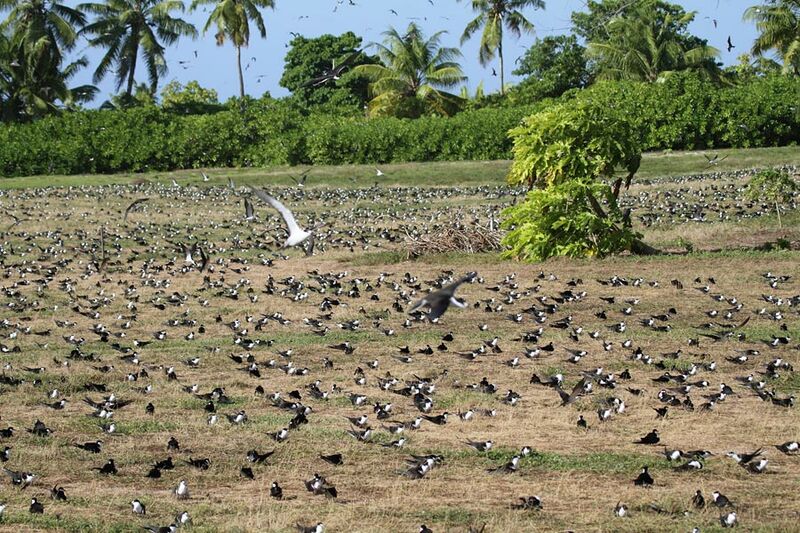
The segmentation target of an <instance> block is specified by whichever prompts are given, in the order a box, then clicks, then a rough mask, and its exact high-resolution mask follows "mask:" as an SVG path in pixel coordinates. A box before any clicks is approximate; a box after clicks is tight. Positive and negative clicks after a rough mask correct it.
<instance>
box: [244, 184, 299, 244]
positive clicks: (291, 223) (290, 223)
mask: <svg viewBox="0 0 800 533" xmlns="http://www.w3.org/2000/svg"><path fill="white" fill-rule="evenodd" d="M253 194H255V195H256V196H258V197H259V198H260V199H262V200H264V201H265V202H267V203H268V204H269V205H270V206H272V207H274V208H275V209H277V210H278V213H280V214H281V216H282V217H283V221H284V222H286V226H287V227H288V228H289V234H290V235H293V234H295V233H300V232H302V231H303V230H302V229H300V226H298V225H297V221H296V220H295V219H294V215H293V214H292V212H291V211H289V208H287V207H286V206H285V205H283V204H282V203H280V202H279V201H278V200H276V199H275V198H273V197H272V196H270V195H269V194H267V193H265V192H264V191H262V190H261V189H256V188H253Z"/></svg>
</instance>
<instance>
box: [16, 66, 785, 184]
mask: <svg viewBox="0 0 800 533" xmlns="http://www.w3.org/2000/svg"><path fill="white" fill-rule="evenodd" d="M586 98H589V99H596V100H598V101H599V102H600V103H602V104H603V105H605V106H608V107H614V108H618V109H619V110H620V111H622V112H624V113H625V114H626V116H628V117H630V119H631V123H632V124H634V126H635V128H636V131H635V132H632V133H633V134H635V135H637V136H639V137H640V139H641V142H642V146H643V148H644V149H645V150H655V149H676V150H677V149H704V148H719V147H727V146H735V147H755V146H777V145H786V144H791V143H796V142H797V141H798V139H800V103H799V102H800V79H798V78H788V77H780V76H775V77H771V78H766V79H756V80H753V81H752V82H749V83H747V84H743V85H739V86H728V87H721V88H720V87H716V86H714V85H713V84H712V83H711V82H709V81H706V80H702V79H700V78H699V77H697V76H696V75H693V74H679V75H674V76H671V77H669V78H668V79H667V80H666V81H665V82H664V83H656V84H643V83H632V82H606V83H599V84H596V85H595V86H593V87H591V88H589V89H585V90H580V91H572V92H568V93H566V94H565V95H564V96H563V97H561V99H559V100H556V102H558V101H561V102H564V101H569V100H570V99H586ZM549 105H552V101H542V102H537V103H535V104H533V103H532V104H531V105H528V106H524V107H514V108H486V109H478V110H470V111H464V112H462V113H460V114H458V115H456V116H455V117H453V118H441V117H424V118H421V119H417V120H401V119H392V118H383V119H371V120H367V119H364V118H350V119H348V118H341V117H330V116H314V115H312V116H306V115H304V114H303V112H301V111H300V110H298V109H297V108H296V107H294V106H292V105H291V104H290V103H289V102H286V101H276V100H260V101H253V102H250V103H249V104H248V106H247V107H246V110H245V111H240V110H239V109H238V108H235V109H226V110H223V111H220V112H218V113H213V114H206V115H182V114H177V113H174V112H169V111H164V110H161V109H159V108H156V107H148V108H136V109H129V110H124V111H119V110H117V111H82V112H76V113H64V114H63V115H61V116H54V117H48V118H45V119H42V120H38V121H36V122H33V123H30V124H11V125H0V175H4V176H18V175H29V174H49V173H55V174H74V173H84V172H120V171H132V172H139V171H146V170H168V169H175V168H196V167H225V166H264V165H270V164H298V163H315V164H343V163H385V162H391V161H431V160H468V159H502V158H509V157H510V155H511V141H510V140H509V138H508V136H507V132H508V130H509V129H510V128H512V127H514V126H516V125H517V124H519V122H520V120H521V119H522V118H523V117H525V116H527V115H529V114H531V113H533V112H535V111H538V110H541V109H543V108H545V107H547V106H549Z"/></svg>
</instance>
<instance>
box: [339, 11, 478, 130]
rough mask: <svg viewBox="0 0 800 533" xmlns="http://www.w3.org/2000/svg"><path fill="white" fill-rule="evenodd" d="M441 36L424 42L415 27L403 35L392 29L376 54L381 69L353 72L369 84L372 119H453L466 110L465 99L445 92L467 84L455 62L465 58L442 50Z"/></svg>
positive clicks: (360, 68)
mask: <svg viewBox="0 0 800 533" xmlns="http://www.w3.org/2000/svg"><path fill="white" fill-rule="evenodd" d="M445 33H446V32H444V31H439V32H436V33H434V34H433V35H431V36H430V37H429V38H427V39H426V38H425V35H424V34H423V33H422V30H420V28H419V27H418V26H417V25H416V24H414V23H413V22H412V23H411V24H409V25H408V28H407V29H406V32H405V34H403V35H400V33H398V31H397V30H396V29H394V28H391V29H390V30H388V31H386V32H384V33H383V35H384V37H385V39H384V41H383V44H377V43H373V44H374V46H376V47H377V48H378V57H379V58H380V60H381V62H382V64H380V65H359V66H357V67H355V68H354V69H353V72H355V73H357V74H363V75H364V76H366V77H367V78H369V79H370V80H371V81H372V83H371V84H370V88H369V90H370V95H371V96H372V100H370V102H369V113H370V114H371V115H391V116H398V117H411V118H414V117H418V116H420V115H422V114H424V113H438V114H441V115H450V114H452V113H454V112H455V111H457V110H458V108H459V107H460V106H461V104H462V100H461V98H459V97H458V96H456V95H454V94H452V93H449V92H445V91H444V90H442V88H450V87H455V86H456V85H458V84H459V83H461V82H463V81H464V80H466V77H465V76H464V72H463V71H462V70H461V66H460V65H459V64H458V63H457V62H456V59H458V58H459V57H461V52H459V51H458V49H456V48H448V47H443V46H440V44H439V43H440V42H441V38H442V35H444V34H445Z"/></svg>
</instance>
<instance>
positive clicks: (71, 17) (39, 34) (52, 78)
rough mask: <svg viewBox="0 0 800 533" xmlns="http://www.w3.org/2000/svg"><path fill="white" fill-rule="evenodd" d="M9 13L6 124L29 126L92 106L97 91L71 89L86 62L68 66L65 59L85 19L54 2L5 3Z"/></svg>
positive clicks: (1, 64)
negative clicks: (87, 104)
mask: <svg viewBox="0 0 800 533" xmlns="http://www.w3.org/2000/svg"><path fill="white" fill-rule="evenodd" d="M9 8H10V11H9V14H8V17H7V18H6V19H5V20H4V21H3V22H2V24H0V34H2V35H3V38H2V39H1V40H2V43H1V44H0V52H2V55H3V58H2V59H0V84H2V87H0V102H1V103H2V106H3V107H2V116H3V118H4V120H25V119H29V118H33V117H37V116H41V115H44V114H47V113H52V112H55V111H57V110H58V109H59V108H60V107H63V106H71V105H73V104H76V103H79V102H84V101H89V100H91V99H92V98H93V97H94V94H95V93H96V92H97V89H96V88H95V87H93V86H90V85H84V86H80V87H74V88H70V87H68V84H69V80H70V79H71V78H72V77H73V76H75V74H76V73H77V72H78V71H79V70H80V69H81V68H82V67H85V66H86V64H87V60H86V58H85V57H80V58H78V59H77V60H75V61H73V62H72V63H68V64H65V53H66V52H68V51H70V50H72V49H74V48H75V45H76V42H77V37H78V28H79V27H81V26H83V25H84V24H85V23H86V19H85V17H84V15H83V14H82V13H81V12H80V11H79V10H76V9H73V8H71V7H69V6H67V5H65V4H62V3H59V2H56V1H51V0H22V1H20V0H0V10H5V9H9Z"/></svg>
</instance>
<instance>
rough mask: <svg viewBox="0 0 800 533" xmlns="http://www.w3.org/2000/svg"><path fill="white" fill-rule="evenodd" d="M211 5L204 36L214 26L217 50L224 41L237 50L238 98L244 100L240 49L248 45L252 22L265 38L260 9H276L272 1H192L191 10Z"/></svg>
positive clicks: (265, 29)
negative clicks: (212, 5) (229, 42)
mask: <svg viewBox="0 0 800 533" xmlns="http://www.w3.org/2000/svg"><path fill="white" fill-rule="evenodd" d="M205 4H214V10H213V11H212V12H211V14H210V15H209V16H208V20H207V21H206V25H205V26H204V27H203V33H205V32H206V31H208V28H210V27H211V25H212V24H216V26H217V33H216V34H215V37H216V39H217V46H222V44H223V43H224V42H225V39H230V41H231V42H232V43H233V46H235V47H236V62H237V64H238V66H239V96H240V97H241V98H242V99H244V74H243V73H242V47H247V46H248V45H249V44H250V21H251V20H252V21H253V22H254V23H255V25H256V28H258V32H259V34H260V35H261V38H262V39H264V38H266V36H267V28H266V27H265V26H264V19H263V18H262V17H261V12H260V11H259V9H266V8H270V9H275V1H274V0H193V2H192V10H194V9H196V8H197V6H199V5H205Z"/></svg>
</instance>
